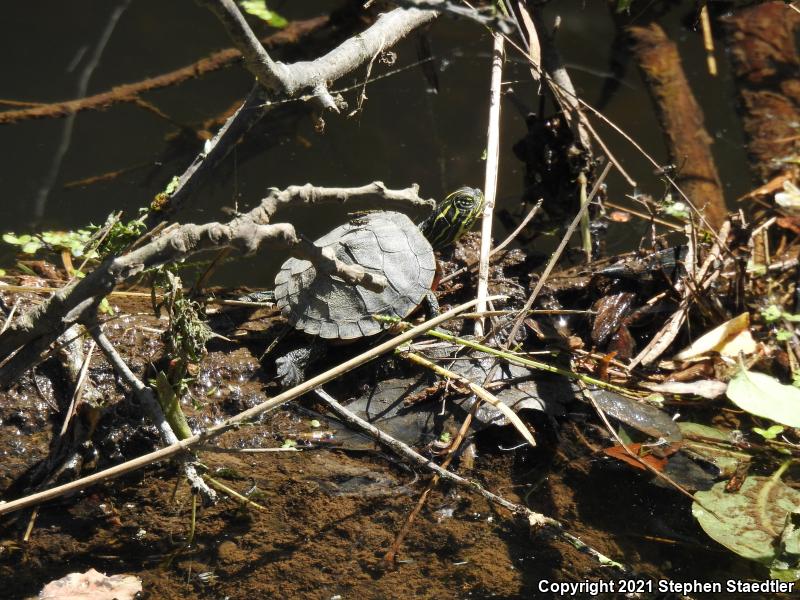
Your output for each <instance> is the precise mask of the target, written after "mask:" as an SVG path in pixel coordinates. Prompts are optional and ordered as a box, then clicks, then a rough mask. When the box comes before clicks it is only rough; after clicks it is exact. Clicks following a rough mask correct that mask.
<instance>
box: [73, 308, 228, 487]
mask: <svg viewBox="0 0 800 600" xmlns="http://www.w3.org/2000/svg"><path fill="white" fill-rule="evenodd" d="M86 328H87V329H88V330H89V332H90V333H91V335H92V337H93V338H94V341H95V342H97V345H98V346H100V350H102V351H103V354H104V355H105V357H106V359H107V360H108V362H109V363H111V366H112V367H113V368H114V371H115V372H116V373H117V376H118V377H119V378H120V379H122V380H123V381H125V383H127V384H128V386H130V388H131V389H132V390H133V394H134V396H136V398H137V400H139V402H140V403H141V405H142V406H143V407H144V409H145V412H146V413H147V416H148V417H150V420H151V421H152V422H153V423H154V424H155V426H156V428H157V429H158V432H159V434H160V435H161V440H162V441H163V442H164V443H166V444H170V445H173V444H177V443H178V442H179V441H180V440H179V439H178V436H176V435H175V432H174V431H173V430H172V427H171V426H170V424H169V423H168V422H167V419H166V417H165V416H164V411H163V409H162V408H161V404H159V402H158V400H157V399H156V396H155V393H154V392H153V390H152V389H151V388H150V387H148V386H146V385H145V384H144V383H142V381H141V380H140V379H139V378H138V377H136V375H135V374H134V373H133V371H131V370H130V368H129V367H128V365H127V364H126V363H125V360H124V359H123V358H122V357H121V356H120V354H119V352H117V349H116V348H115V347H114V344H112V343H111V340H109V339H108V338H107V337H106V334H105V333H103V330H102V326H101V325H100V324H98V323H90V324H88V325H87V326H86ZM182 468H183V473H184V475H185V476H186V479H188V480H189V483H190V484H191V486H192V489H193V490H196V491H198V492H200V493H201V494H203V497H204V498H206V499H207V500H209V501H211V502H216V500H217V495H216V493H214V490H212V489H210V488H209V487H208V485H206V483H205V482H204V481H203V478H202V477H200V475H198V474H197V470H196V469H195V467H194V465H193V464H191V462H189V461H188V460H187V461H184V462H183V464H182ZM78 481H81V480H80V479H79V480H78ZM67 485H69V484H67Z"/></svg>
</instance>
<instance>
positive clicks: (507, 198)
mask: <svg viewBox="0 0 800 600" xmlns="http://www.w3.org/2000/svg"><path fill="white" fill-rule="evenodd" d="M552 4H553V5H554V6H555V8H557V10H558V12H559V14H560V15H561V16H562V24H561V28H560V32H559V34H558V41H559V46H560V48H561V50H562V53H563V55H564V59H565V61H566V62H567V63H568V64H569V65H570V71H571V74H572V77H573V79H574V82H575V85H576V87H577V88H578V91H579V93H580V94H581V96H582V97H583V98H584V99H585V100H586V101H587V102H589V103H590V104H594V103H596V102H597V101H598V100H599V96H600V89H601V87H602V85H603V83H604V81H605V80H606V77H607V76H609V74H610V67H609V64H610V58H611V42H612V37H613V32H614V26H613V23H612V21H611V18H610V16H609V14H608V10H607V8H606V6H605V3H604V2H583V1H577V0H576V1H572V0H559V2H557V3H552ZM337 5H338V2H324V1H322V0H317V1H313V2H311V1H309V2H288V1H286V2H273V3H272V4H271V6H273V7H274V8H278V9H279V10H280V11H281V12H282V13H283V14H285V15H286V16H287V17H288V18H302V17H310V16H313V15H316V14H321V13H324V12H327V11H329V10H330V9H331V8H333V7H336V6H337ZM121 7H125V8H124V11H122V12H121V14H119V18H118V21H117V22H116V25H115V27H114V28H113V31H112V32H111V34H110V37H109V38H108V43H107V45H106V46H105V48H104V50H103V51H102V53H98V54H99V58H98V62H97V66H96V69H95V70H94V71H93V73H92V75H91V77H90V78H89V80H88V84H87V87H86V93H87V94H94V93H98V92H101V91H104V90H107V89H109V88H111V87H112V86H114V85H118V84H121V83H128V82H135V81H138V80H140V79H142V78H145V77H149V76H154V75H158V74H160V73H163V72H166V71H169V70H172V69H175V68H178V67H182V66H184V65H187V64H190V63H192V62H194V61H195V60H197V59H198V58H201V57H203V56H205V55H207V54H209V53H210V52H212V51H214V50H218V49H220V48H224V47H228V46H229V45H230V44H229V42H228V40H227V38H226V35H225V33H224V31H223V30H222V28H221V26H220V25H219V24H218V23H217V22H216V21H215V20H214V18H213V17H211V16H210V15H209V14H207V12H206V11H205V10H204V9H201V8H200V7H198V6H197V5H196V4H195V3H194V2H193V1H190V0H173V1H171V2H156V1H154V0H132V1H131V2H129V3H125V2H108V1H100V0H76V1H74V2H70V3H63V2H62V3H57V2H45V3H43V4H42V3H15V4H13V5H12V6H9V7H7V9H6V10H5V11H4V19H3V20H2V21H0V65H2V77H1V78H0V99H6V100H8V99H11V100H17V101H30V102H51V101H56V100H63V99H71V98H74V97H75V96H76V93H77V90H78V89H79V79H80V77H81V72H82V71H83V70H84V69H85V68H86V63H87V62H88V60H89V58H90V57H91V56H92V54H93V53H94V52H95V51H96V50H95V48H96V46H97V44H98V40H99V39H100V37H101V34H102V32H103V31H106V30H108V28H109V19H110V17H111V15H112V14H113V13H114V11H115V10H117V11H118V10H120V9H121ZM549 10H550V12H551V13H554V12H555V11H554V10H553V7H550V9H549ZM691 10H693V9H692V6H691V5H689V4H687V5H686V7H685V8H683V9H675V10H673V11H672V13H671V14H669V15H668V16H667V17H666V19H665V20H664V23H663V24H664V25H665V27H666V28H667V29H668V32H669V34H670V36H671V37H672V38H673V39H674V40H676V41H677V42H678V44H679V45H680V47H681V50H682V52H683V56H684V65H685V68H686V71H687V75H688V77H689V78H690V81H691V83H692V84H693V86H694V89H695V92H696V94H697V95H698V99H699V101H700V103H701V105H702V106H703V108H704V109H705V112H706V122H707V126H708V129H709V131H710V133H711V134H712V136H714V137H715V140H716V142H715V146H714V152H715V155H716V158H717V161H718V167H719V170H720V174H721V177H722V179H723V181H724V182H725V186H726V193H727V195H728V198H729V202H732V199H733V198H735V197H736V196H738V195H740V194H742V193H744V192H746V191H747V190H748V189H749V188H750V180H749V176H748V174H747V168H746V163H745V157H744V153H743V151H742V139H741V132H740V129H739V125H738V122H737V120H736V115H735V113H734V102H733V98H734V95H733V85H732V83H731V81H730V80H729V79H728V77H727V72H726V67H727V65H726V64H725V58H724V56H723V54H722V52H721V51H718V53H717V58H718V61H719V63H720V67H721V69H722V74H721V76H720V77H718V78H716V79H714V78H711V77H709V76H708V74H707V73H706V70H705V69H706V67H705V60H704V54H703V52H702V38H701V35H700V33H699V31H695V30H694V29H692V28H691V27H689V28H687V27H686V26H685V22H686V21H687V16H691V12H689V11H691ZM691 21H692V19H691V18H689V19H688V22H690V23H691ZM257 33H258V34H259V35H263V33H264V31H258V32H257ZM431 39H432V45H433V50H434V52H435V54H436V55H437V57H438V58H439V59H440V60H441V61H442V66H443V69H442V71H441V73H440V82H441V89H440V93H439V94H438V95H437V94H432V93H430V92H429V91H428V89H427V83H426V80H425V78H424V77H423V75H422V73H421V71H420V70H419V69H416V68H415V69H410V70H406V71H403V72H400V73H398V74H396V75H392V76H390V77H386V78H383V79H380V80H378V81H375V82H374V83H372V84H370V85H369V86H368V88H367V96H368V98H369V99H368V100H367V102H366V104H365V107H364V110H363V112H362V113H361V114H360V115H358V116H357V117H354V118H352V119H348V118H346V117H345V116H341V117H335V116H329V117H328V118H327V119H326V120H327V128H326V131H325V133H324V135H319V134H317V133H315V131H314V129H313V126H312V124H311V122H310V120H309V119H308V118H306V117H301V118H297V117H293V118H290V119H288V120H286V121H284V122H282V123H279V124H277V125H276V126H275V127H274V129H271V130H269V131H266V132H262V133H260V134H259V135H260V136H261V138H259V139H258V140H256V141H257V142H259V147H260V151H259V152H258V153H257V154H255V155H254V154H251V153H248V156H247V157H246V158H244V157H242V158H240V157H239V156H238V155H237V156H234V157H233V158H232V159H231V161H229V163H228V165H226V166H223V168H221V169H220V170H219V173H218V174H216V175H215V176H214V177H212V178H211V179H210V180H208V181H207V182H206V183H205V185H204V187H203V189H202V190H201V191H200V192H199V193H198V194H197V195H196V197H195V198H194V199H193V201H192V205H191V208H189V209H187V211H186V212H185V214H183V215H179V216H178V218H179V219H182V220H195V221H203V220H212V219H225V218H226V216H225V215H224V214H222V213H221V211H220V208H221V207H223V206H234V205H235V204H237V205H238V207H239V208H246V207H248V206H251V205H253V204H254V203H256V202H258V200H259V199H260V198H261V197H262V196H263V194H264V191H265V189H266V188H267V187H269V186H276V187H283V186H286V185H289V184H301V183H305V182H312V183H314V184H318V185H342V186H346V185H360V184H364V183H367V182H369V181H372V180H375V179H380V180H383V181H385V182H386V183H387V184H389V185H391V186H398V187H404V186H407V185H409V184H411V183H414V182H416V183H419V184H420V186H421V190H422V193H423V195H426V196H434V197H440V196H441V195H442V194H444V193H446V192H447V191H448V190H450V189H452V188H454V187H456V186H458V185H462V184H467V185H473V186H481V185H482V181H483V169H484V162H483V160H482V158H481V156H482V153H483V151H484V147H485V139H486V122H487V104H488V102H487V90H488V86H489V63H488V59H489V53H490V50H491V39H490V37H489V35H488V34H487V33H486V32H485V31H483V30H482V29H481V28H480V27H478V26H476V25H474V24H472V23H467V22H462V21H452V20H445V19H441V20H440V21H439V22H438V23H436V24H435V25H434V27H433V29H432V32H431ZM393 50H394V51H395V52H396V53H397V62H396V64H395V65H394V66H393V67H386V66H382V65H376V66H375V68H374V69H373V76H374V75H379V74H385V73H387V72H389V71H391V70H394V69H396V68H398V67H402V66H404V65H408V64H411V63H413V62H415V61H416V60H417V54H416V48H415V45H414V44H413V43H411V42H409V41H406V42H403V43H401V44H400V45H399V46H397V47H396V48H394V49H393ZM276 56H277V55H276ZM278 58H279V56H278ZM509 58H510V60H509V63H508V66H507V68H506V71H505V73H504V79H505V80H507V81H515V82H517V83H514V85H513V87H514V89H515V91H516V93H517V95H518V97H520V98H521V99H522V100H523V101H525V102H527V103H528V104H529V105H530V106H531V108H535V107H536V106H537V105H538V101H537V100H536V99H535V89H534V87H533V85H532V84H531V83H530V82H529V79H530V76H529V75H528V70H527V67H526V65H525V64H524V62H523V61H522V60H520V59H519V57H518V56H517V55H516V54H515V53H514V51H513V50H510V51H509ZM363 72H364V71H363V69H362V70H360V71H359V72H358V74H357V75H356V76H353V77H348V78H345V79H343V80H341V81H339V82H338V83H337V84H336V85H335V86H334V87H335V88H337V89H341V88H344V87H348V86H351V85H353V84H354V83H355V82H356V81H359V80H360V79H361V78H362V77H363ZM249 87H250V77H249V76H248V75H247V74H246V73H245V72H244V70H242V69H240V68H230V69H226V70H224V71H219V72H217V73H214V74H212V75H210V76H207V77H205V78H204V79H202V80H199V81H192V82H189V83H186V84H183V85H181V86H178V87H175V88H171V89H165V90H161V91H157V92H153V93H150V94H148V95H147V96H146V98H145V99H146V100H147V101H149V102H151V103H153V104H155V105H156V106H158V107H159V108H160V109H161V110H162V111H163V112H165V113H167V114H168V115H169V116H170V117H171V118H172V119H173V120H174V121H177V122H180V123H187V124H194V125H196V124H199V123H201V122H202V121H203V120H204V119H207V118H210V117H212V116H214V115H217V114H219V113H221V112H222V111H224V110H225V109H226V108H228V107H229V106H231V105H232V104H233V103H235V102H236V101H237V100H239V99H241V98H242V97H243V96H244V95H245V94H246V93H247V91H248V89H249ZM357 93H358V92H357V91H350V92H346V93H345V97H346V98H347V100H348V101H349V102H350V104H351V106H354V104H355V99H356V97H357ZM503 111H504V112H503V123H502V134H501V144H502V155H501V161H500V164H501V172H500V181H499V191H498V194H499V196H500V199H501V202H502V203H503V204H505V205H506V206H509V207H514V206H516V201H517V198H518V197H519V195H520V192H521V190H522V187H523V181H522V179H523V177H522V176H523V172H524V167H523V165H522V164H521V163H520V162H519V161H518V160H517V159H516V158H515V157H514V155H513V153H512V151H511V147H512V145H513V143H514V142H515V141H517V140H518V139H519V138H520V137H522V135H524V133H525V123H524V116H523V115H522V114H520V112H518V110H517V109H516V108H515V107H514V106H513V105H512V104H511V103H509V102H506V103H505V104H504V107H503ZM603 112H604V114H605V115H606V116H607V117H608V118H610V119H611V120H613V121H614V122H616V123H617V124H618V125H619V126H620V127H621V128H623V129H624V130H625V131H626V132H628V133H629V134H630V135H631V136H633V137H634V138H635V139H636V140H637V141H638V142H639V143H640V144H641V145H642V146H643V147H644V148H645V149H646V150H647V151H648V152H649V153H651V155H652V156H653V157H654V158H655V159H656V160H657V161H659V162H662V161H664V160H665V152H664V146H663V143H662V138H661V134H660V132H659V130H658V127H657V122H656V120H655V116H654V114H653V109H652V104H651V102H650V99H649V97H648V96H647V94H646V92H645V90H644V88H643V87H642V83H641V79H640V77H639V74H638V72H637V71H636V69H635V66H634V65H629V66H628V69H627V71H626V72H625V74H624V76H623V78H622V80H621V82H620V86H619V88H618V89H617V91H616V93H615V94H614V96H613V97H612V98H611V99H610V102H609V103H608V104H607V105H606V106H605V107H604V108H603ZM66 124H67V120H65V119H57V120H37V121H27V122H24V123H21V124H17V125H4V126H0V148H2V149H3V152H2V155H3V160H2V161H0V190H2V200H0V229H2V230H4V231H15V232H21V231H30V230H31V229H32V228H35V229H37V230H41V229H69V228H76V227H79V226H81V225H84V224H86V223H88V222H94V223H98V222H102V221H103V220H104V219H105V217H106V216H107V215H108V214H109V213H110V212H111V211H114V210H119V209H124V210H125V211H126V214H128V215H133V214H135V211H136V209H137V208H138V207H139V206H142V205H146V204H147V203H148V202H149V201H150V199H151V198H152V197H153V195H154V194H156V193H157V192H159V191H160V190H162V189H163V188H164V186H165V185H166V183H167V182H168V181H169V179H170V178H171V177H172V176H173V175H177V174H179V173H180V172H182V171H183V169H184V168H185V166H186V165H187V164H188V163H189V162H190V161H191V159H192V158H193V156H194V154H195V153H196V152H197V151H199V150H200V148H201V145H200V142H197V144H196V146H193V147H190V148H187V147H186V146H185V145H184V146H181V147H180V148H179V150H178V151H176V148H178V147H177V146H175V145H171V144H170V143H169V142H168V141H167V139H166V138H167V137H168V136H170V135H172V134H174V133H175V132H176V130H177V128H176V126H175V125H174V124H173V123H170V122H168V121H165V120H163V119H160V118H158V117H156V116H155V115H153V114H152V113H149V112H146V111H144V110H141V109H139V108H137V107H135V106H133V105H117V106H114V107H112V108H110V109H108V110H106V111H103V112H83V113H80V114H79V115H77V117H76V118H75V119H74V123H73V127H72V131H71V139H70V140H69V143H68V144H66V143H64V136H65V125H66ZM597 128H598V130H600V131H601V132H602V133H603V135H604V138H605V140H606V143H607V144H608V145H609V146H610V147H611V149H612V151H613V152H614V153H615V154H616V156H617V157H618V158H619V159H620V160H621V161H622V162H623V164H624V165H625V168H626V169H627V170H628V171H629V172H630V173H631V175H632V176H633V177H634V178H635V179H636V180H637V182H638V183H639V189H640V191H645V192H648V193H651V194H653V195H655V196H660V195H661V194H662V193H663V190H664V186H663V184H662V183H661V182H660V181H659V180H658V178H657V177H656V176H655V175H654V174H653V168H652V166H651V165H650V164H649V163H648V162H647V161H646V160H645V159H644V158H642V157H641V155H640V154H639V153H638V152H637V151H636V150H634V149H633V148H632V147H631V146H630V145H629V144H628V143H627V142H625V141H624V140H623V139H622V138H621V137H620V136H618V135H617V134H615V133H613V132H611V131H610V130H608V128H606V127H603V126H602V125H598V126H597ZM60 145H63V146H64V148H65V152H64V154H63V160H62V161H61V162H60V164H54V163H55V162H56V159H55V157H56V153H57V149H58V148H59V146H60ZM117 170H126V173H124V174H123V175H121V176H119V177H117V178H116V179H114V180H111V181H107V182H102V183H96V184H92V185H86V186H82V187H72V188H65V184H67V183H69V182H72V181H75V180H80V179H83V178H86V177H91V176H95V175H99V174H102V173H105V172H109V171H117ZM48 178H51V179H52V188H51V189H49V191H47V192H46V193H45V192H44V191H43V188H45V187H47V186H46V184H47V182H48ZM609 183H610V194H609V196H610V198H612V199H614V200H617V201H621V200H624V196H625V194H630V193H631V192H632V190H631V188H630V187H629V186H628V185H627V184H625V183H624V182H623V180H622V179H621V178H620V177H618V176H612V177H611V178H610V179H609ZM288 217H289V218H291V220H292V221H293V222H295V223H296V224H297V225H298V227H299V228H300V229H301V230H302V231H304V232H305V233H307V234H308V235H311V236H316V235H317V234H319V233H322V232H323V231H325V230H327V229H329V228H330V224H331V221H332V220H333V219H334V216H333V215H330V214H328V213H320V212H319V211H318V209H317V212H314V213H309V212H302V211H296V212H293V213H291V214H289V215H288ZM631 231H634V235H633V236H632V235H631V233H630V232H631ZM503 234H504V231H503V230H502V228H501V227H498V234H497V235H498V237H500V236H501V235H503ZM635 237H636V236H635V230H634V229H632V228H630V227H627V226H622V227H620V226H617V227H612V229H611V232H610V237H609V248H610V249H611V250H618V249H623V248H624V247H625V246H629V245H630V244H631V243H632V242H633V239H634V238H635ZM12 257H13V252H9V251H8V250H6V249H5V248H3V249H2V250H0V261H2V262H4V263H8V262H9V261H10V260H11V258H12ZM278 258H279V257H277V256H271V255H268V253H266V252H265V253H262V255H261V256H259V257H255V258H251V259H248V260H247V261H245V262H244V263H240V264H241V268H240V267H239V266H237V268H236V272H235V275H234V274H232V273H230V272H226V273H223V274H222V275H223V278H224V280H225V282H226V283H234V282H237V281H238V282H245V281H247V282H249V283H253V284H263V285H267V284H269V282H270V279H271V277H270V276H269V273H268V271H269V267H265V265H272V264H275V263H276V262H277V260H278Z"/></svg>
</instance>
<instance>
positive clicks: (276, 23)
mask: <svg viewBox="0 0 800 600" xmlns="http://www.w3.org/2000/svg"><path fill="white" fill-rule="evenodd" d="M239 4H240V5H241V7H242V10H244V12H246V13H247V14H250V15H253V16H254V17H258V18H259V19H261V20H262V21H265V22H266V23H267V25H269V26H270V27H277V28H278V29H281V28H283V27H286V25H288V23H289V22H288V21H287V20H286V19H284V18H283V17H282V16H281V15H279V14H278V13H276V12H275V11H274V10H270V9H268V8H267V2H266V0H240V1H239Z"/></svg>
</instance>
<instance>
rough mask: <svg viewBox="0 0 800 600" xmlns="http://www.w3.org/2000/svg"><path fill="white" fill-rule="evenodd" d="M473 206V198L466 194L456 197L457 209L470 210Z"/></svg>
mask: <svg viewBox="0 0 800 600" xmlns="http://www.w3.org/2000/svg"><path fill="white" fill-rule="evenodd" d="M473 206H475V200H474V199H472V198H470V197H468V196H459V197H458V198H456V208H458V210H472V207H473Z"/></svg>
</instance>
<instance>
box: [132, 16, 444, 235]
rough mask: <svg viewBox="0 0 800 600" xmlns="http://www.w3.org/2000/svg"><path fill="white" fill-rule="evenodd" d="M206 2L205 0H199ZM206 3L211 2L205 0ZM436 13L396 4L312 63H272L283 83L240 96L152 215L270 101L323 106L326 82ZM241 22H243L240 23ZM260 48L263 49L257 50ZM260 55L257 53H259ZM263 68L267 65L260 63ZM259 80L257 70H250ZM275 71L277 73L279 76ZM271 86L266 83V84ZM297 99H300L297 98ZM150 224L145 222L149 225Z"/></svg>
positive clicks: (173, 200) (181, 196)
mask: <svg viewBox="0 0 800 600" xmlns="http://www.w3.org/2000/svg"><path fill="white" fill-rule="evenodd" d="M201 1H205V0H201ZM208 1H209V2H210V0H208ZM436 15H437V13H436V12H435V11H426V10H418V9H415V8H410V9H404V8H398V9H395V10H393V11H391V12H388V13H385V14H383V15H381V16H380V17H378V19H377V21H375V23H374V24H373V25H372V26H370V27H369V28H367V30H366V31H364V32H362V33H360V34H358V35H356V36H353V37H351V38H349V39H348V40H346V41H344V42H343V43H342V44H340V45H339V46H338V47H336V48H334V49H333V50H331V51H330V52H328V53H327V54H326V55H324V56H322V57H320V58H318V59H316V60H314V61H302V62H296V63H293V64H291V65H284V64H283V63H280V62H271V63H270V64H272V68H274V69H276V70H275V72H274V73H273V74H274V75H275V77H276V78H277V79H275V80H272V79H270V81H271V82H273V83H274V81H277V80H279V81H280V82H281V85H282V87H280V88H276V89H271V88H268V87H267V86H264V85H258V84H257V85H256V86H254V88H253V90H252V91H251V92H250V94H249V95H248V97H247V99H245V101H244V103H243V104H242V107H241V108H239V110H238V111H237V112H236V114H234V115H233V116H232V117H231V118H230V119H229V120H228V121H227V122H226V123H225V125H224V126H223V127H222V128H221V129H220V130H219V131H218V132H217V135H215V136H214V138H213V139H212V140H210V141H208V142H207V143H206V147H205V150H204V152H203V153H201V154H199V155H198V156H197V158H196V159H195V160H194V162H193V163H192V165H191V166H190V167H189V168H188V169H187V170H186V172H185V173H184V174H183V175H182V176H181V177H180V181H179V183H178V186H177V187H176V189H175V191H174V192H173V194H172V196H170V198H169V202H168V204H167V205H166V206H165V207H163V208H162V210H161V212H160V213H159V214H158V215H154V219H162V220H163V219H164V218H166V215H168V214H170V213H172V212H174V211H175V210H177V209H178V208H179V207H180V206H181V205H182V204H183V203H184V202H186V200H187V198H188V196H189V194H190V193H191V192H192V190H193V189H194V188H195V187H196V186H197V183H198V181H199V180H200V179H201V178H202V176H203V175H204V174H205V173H207V172H208V171H210V170H211V169H213V168H214V167H215V166H216V165H218V164H219V163H220V162H221V161H222V160H223V159H224V158H225V157H226V156H227V154H228V152H230V150H231V149H232V148H233V147H234V145H235V144H236V143H237V142H238V141H239V139H240V138H241V136H242V135H244V134H245V133H247V131H249V130H250V128H251V127H252V126H253V125H254V124H255V123H257V122H258V121H259V120H260V119H261V117H262V116H263V114H264V112H265V111H267V110H268V109H269V108H270V106H272V104H273V103H275V102H283V101H285V100H287V99H290V98H296V97H297V96H299V95H300V94H301V93H307V94H308V95H309V97H310V98H317V97H321V98H322V105H323V108H324V106H325V102H324V101H325V99H326V97H327V94H328V91H327V86H328V85H329V83H330V82H332V81H335V80H337V79H339V78H340V77H342V76H343V75H346V74H348V73H350V72H352V71H354V70H355V69H357V68H358V67H359V66H361V65H362V64H365V63H368V62H369V61H370V60H371V59H372V57H373V56H375V55H376V54H379V53H381V52H383V51H384V50H386V49H387V48H390V47H391V46H393V45H394V44H396V43H397V42H398V41H400V40H401V39H402V38H403V37H405V36H406V35H408V34H409V33H410V32H411V31H413V30H414V29H416V28H417V27H419V26H421V25H424V24H425V23H428V22H430V21H432V20H433V19H434V18H436ZM245 25H246V24H245ZM243 39H244V38H241V37H240V39H239V40H238V42H237V39H234V42H235V43H244V42H243ZM239 50H240V51H241V52H242V53H243V54H246V53H247V52H249V53H251V54H252V53H257V50H253V49H252V48H249V46H248V48H247V49H245V48H244V47H241V46H240V47H239ZM262 50H263V48H262ZM259 54H260V53H259ZM264 55H266V51H264ZM264 68H267V66H266V65H265V66H264ZM252 72H253V75H254V76H255V77H256V78H258V77H259V75H258V70H255V71H252ZM278 75H280V77H278ZM270 85H271V84H270ZM298 99H299V98H298ZM154 224H155V223H153V222H149V223H148V225H150V226H152V225H154Z"/></svg>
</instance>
